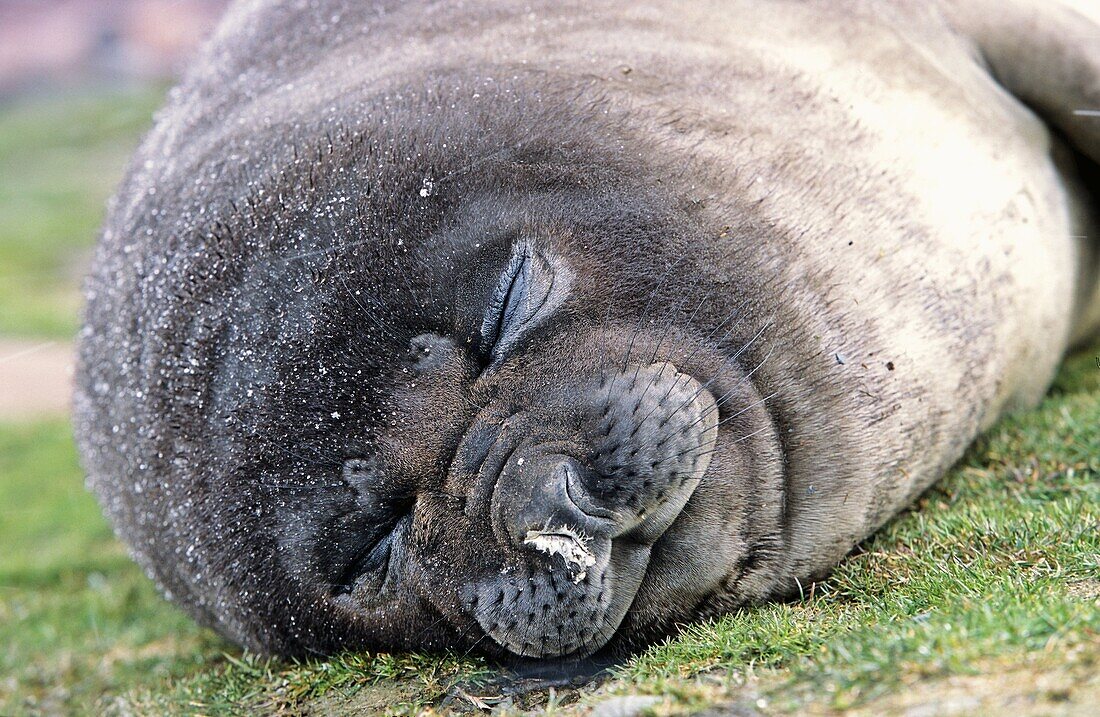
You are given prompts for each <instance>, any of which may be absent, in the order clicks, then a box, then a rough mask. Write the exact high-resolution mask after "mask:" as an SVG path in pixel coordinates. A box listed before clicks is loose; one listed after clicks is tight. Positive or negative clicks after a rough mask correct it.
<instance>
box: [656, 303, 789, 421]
mask: <svg viewBox="0 0 1100 717" xmlns="http://www.w3.org/2000/svg"><path fill="white" fill-rule="evenodd" d="M770 325H771V319H768V320H767V321H766V322H764V325H763V326H761V327H760V330H759V331H757V332H756V334H755V335H754V336H753V337H752V338H751V339H749V340H748V341H747V342H746V343H745V344H744V345H743V346H742V347H741V348H740V349H738V350H737V352H736V353H734V355H733V356H731V357H730V361H731V362H732V361H736V360H737V358H738V357H739V356H740V355H741V353H742V352H744V351H745V350H747V349H748V348H749V347H750V346H752V345H753V344H754V343H755V342H756V341H757V340H758V339H759V338H760V337H761V336H762V335H763V333H764V331H765V330H767V328H768V327H769V326H770ZM765 358H767V357H765ZM754 370H755V369H754ZM716 380H718V376H713V377H711V378H710V379H708V380H707V381H706V382H705V383H702V384H700V385H699V388H697V389H696V390H695V393H693V394H691V396H689V397H688V398H687V399H686V400H685V401H684V402H683V403H681V404H680V405H679V406H677V407H676V409H675V410H673V411H672V412H670V413H669V414H668V415H667V416H665V417H664V418H662V419H661V423H660V425H661V426H664V425H665V424H667V423H668V422H669V421H670V420H672V418H673V417H674V416H676V414H678V413H679V412H680V411H682V410H684V409H685V408H687V407H688V406H690V405H691V403H692V401H694V400H695V399H696V397H698V396H699V394H700V393H702V392H703V391H704V390H705V389H707V388H709V387H710V385H711V384H713V383H714V382H715V381H716Z"/></svg>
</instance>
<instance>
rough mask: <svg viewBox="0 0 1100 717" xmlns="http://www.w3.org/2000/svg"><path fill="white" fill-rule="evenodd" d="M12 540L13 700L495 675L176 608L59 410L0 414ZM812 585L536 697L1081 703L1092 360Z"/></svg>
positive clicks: (266, 695) (234, 700)
mask: <svg viewBox="0 0 1100 717" xmlns="http://www.w3.org/2000/svg"><path fill="white" fill-rule="evenodd" d="M1098 348H1100V347H1098ZM0 545H3V546H4V550H3V552H2V554H0V595H2V596H3V601H2V603H0V645H4V646H5V647H4V649H3V650H4V651H3V652H2V653H0V654H2V662H0V675H3V677H0V714H9V713H20V712H22V711H43V712H78V713H81V712H96V713H99V712H103V711H112V710H113V711H118V712H122V713H126V712H132V713H139V714H161V713H179V714H222V713H227V712H238V713H249V712H257V711H259V712H271V713H284V714H295V713H299V712H302V711H308V710H313V711H317V712H325V713H336V714H339V713H349V714H350V713H355V712H356V711H358V712H360V713H368V714H373V713H392V714H409V713H415V712H417V711H418V710H420V709H423V708H425V707H427V706H430V705H432V704H436V703H438V701H439V700H440V699H441V698H443V697H444V696H445V695H446V694H448V692H449V691H450V690H451V688H452V686H453V685H454V684H456V683H458V682H463V683H469V684H472V685H475V686H476V685H478V684H479V680H481V681H484V680H485V679H486V678H487V677H488V675H489V673H488V671H487V668H486V666H485V665H484V664H483V663H481V662H479V661H477V660H471V659H465V660H462V659H457V658H454V657H426V656H419V655H406V656H399V657H394V656H388V655H346V656H342V657H339V658H336V659H332V660H328V661H314V662H306V663H285V662H279V661H271V660H263V659H259V658H255V657H253V656H249V655H241V654H240V653H239V652H238V651H237V650H235V649H234V648H232V647H231V646H229V645H228V644H226V643H224V642H222V641H220V640H219V639H218V638H216V637H214V636H213V635H212V634H210V633H209V632H207V631H204V630H201V629H199V628H197V627H196V626H194V625H193V624H192V623H190V622H189V621H188V620H187V619H186V618H185V617H183V615H182V614H181V613H179V612H178V611H177V610H175V609H174V608H172V607H170V606H169V605H167V604H166V603H164V602H163V601H162V600H161V599H160V598H159V597H157V595H156V594H155V591H154V590H153V588H152V586H151V585H150V583H149V582H148V581H147V580H146V579H145V578H144V577H143V576H142V575H141V573H140V571H139V570H138V569H137V568H136V567H135V566H134V565H133V564H132V563H130V561H129V560H128V559H127V558H126V556H125V554H124V552H123V551H122V549H121V548H120V547H119V546H118V544H117V543H116V542H115V541H114V540H113V539H112V538H111V535H110V531H109V529H108V528H107V526H106V525H105V523H104V521H103V519H102V518H101V517H100V515H99V511H98V509H97V507H96V505H95V503H94V501H93V500H92V498H91V497H90V496H89V495H88V494H86V493H85V492H84V490H83V486H82V481H81V474H80V471H79V469H78V467H77V464H76V459H75V455H74V451H73V447H72V445H71V442H70V439H69V435H68V429H67V427H66V426H65V424H64V423H63V422H61V421H52V422H44V423H38V424H34V425H30V426H12V425H7V426H0ZM808 593H809V594H807V595H806V596H805V598H804V599H802V600H799V601H793V602H790V603H784V604H771V605H766V606H763V607H759V608H755V609H752V610H746V611H743V612H741V613H739V614H735V615H730V616H728V617H726V618H723V619H721V620H718V621H715V622H712V623H708V624H699V625H693V626H690V627H689V628H688V629H686V630H685V631H684V633H683V634H681V635H680V636H679V637H677V638H676V639H673V640H670V641H668V642H666V643H664V644H660V645H656V646H654V647H652V648H651V649H649V650H648V651H647V652H645V653H643V654H641V655H639V656H638V657H637V658H636V659H634V660H633V661H631V662H630V663H628V664H626V665H624V666H623V667H621V668H620V669H619V670H618V671H617V672H616V674H615V676H614V677H613V678H612V680H610V681H609V682H608V683H607V684H605V685H603V686H602V687H601V688H599V690H598V695H592V694H588V693H585V692H573V693H560V692H559V693H556V694H554V695H549V694H545V695H536V696H535V697H533V698H530V699H531V700H533V701H534V702H536V703H538V702H539V701H540V700H551V702H552V703H556V704H558V707H557V710H558V711H559V712H560V713H566V714H568V713H570V712H573V711H575V709H576V706H575V704H574V705H573V706H570V704H568V703H576V702H577V701H578V700H579V701H581V702H584V701H592V700H594V699H596V698H597V696H598V697H599V698H601V699H602V698H605V697H607V696H608V695H615V694H652V695H658V696H660V697H661V702H660V703H659V704H658V705H657V707H656V711H657V712H658V713H681V712H685V711H690V710H693V709H697V708H700V707H702V706H704V705H707V704H710V703H712V702H714V701H721V700H744V699H747V698H746V695H749V696H750V698H751V699H750V704H751V705H754V706H757V707H759V706H760V705H766V710H767V711H770V712H779V713H783V712H787V711H801V710H806V709H818V710H828V709H843V708H852V707H854V708H859V707H861V706H862V707H864V708H865V709H869V710H871V713H875V712H876V711H878V710H879V709H880V708H881V709H884V705H885V706H889V704H890V703H891V700H897V699H901V698H902V697H904V696H905V695H909V694H911V693H913V692H914V690H916V688H917V686H919V685H922V684H930V685H939V684H940V681H942V680H947V679H949V678H950V679H964V680H965V679H970V680H974V679H978V678H981V679H988V680H995V679H996V677H997V675H1006V676H1008V677H1010V678H1011V680H1013V682H1014V685H1015V686H1016V687H1018V685H1016V684H1015V683H1021V681H1022V682H1024V683H1026V681H1027V679H1028V675H1040V676H1042V675H1045V676H1046V677H1043V679H1045V680H1047V682H1042V683H1041V685H1046V684H1047V683H1049V682H1050V679H1054V680H1055V682H1057V683H1058V684H1059V685H1063V686H1062V687H1058V688H1057V689H1051V688H1049V687H1042V686H1041V685H1040V686H1038V687H1035V690H1038V693H1037V694H1039V696H1038V697H1037V698H1035V699H1038V700H1039V702H1038V703H1037V704H1039V706H1040V707H1042V706H1043V705H1044V704H1046V703H1045V702H1043V700H1044V699H1049V700H1052V702H1051V703H1050V704H1054V705H1056V706H1057V705H1062V706H1064V704H1070V705H1072V704H1074V703H1073V700H1074V699H1077V698H1078V697H1079V696H1080V693H1081V691H1082V690H1086V689H1088V690H1093V689H1094V688H1095V690H1094V691H1092V692H1088V695H1091V696H1092V698H1093V699H1095V698H1097V697H1100V684H1097V683H1096V682H1095V680H1094V679H1093V678H1090V677H1089V675H1094V674H1096V673H1097V672H1100V602H1098V600H1100V369H1097V368H1096V366H1095V364H1094V359H1093V357H1092V355H1082V356H1079V357H1077V358H1075V359H1073V360H1071V361H1070V362H1069V363H1068V364H1067V366H1066V367H1065V368H1064V369H1063V371H1062V373H1061V375H1060V376H1059V379H1058V381H1057V383H1056V384H1055V387H1054V389H1053V390H1052V392H1051V394H1050V396H1048V398H1047V399H1046V401H1045V402H1044V403H1043V404H1042V405H1041V406H1040V407H1039V408H1038V409H1037V410H1036V411H1033V412H1029V413H1026V414H1021V415H1018V416H1015V417H1012V418H1009V419H1008V420H1006V421H1004V422H1002V423H1001V424H999V425H998V426H997V427H995V428H994V429H993V430H992V431H991V432H990V433H989V434H988V435H987V436H986V437H984V438H983V439H981V440H980V441H979V442H978V443H977V444H976V445H975V446H974V447H973V448H972V449H971V450H970V451H969V452H968V454H967V456H966V457H965V458H964V459H963V461H962V462H961V463H960V464H959V465H958V466H957V467H956V468H955V469H954V470H953V471H952V472H951V474H950V475H949V476H948V477H947V478H946V479H945V480H944V481H942V482H941V483H940V484H939V485H938V486H937V487H935V488H934V489H932V490H931V491H930V492H929V493H927V494H926V495H925V496H924V497H923V498H922V499H921V501H920V502H919V504H918V505H917V506H915V507H914V509H913V510H911V511H909V512H906V513H905V514H903V515H901V516H899V517H898V518H896V519H895V520H893V521H892V522H891V523H890V524H889V525H887V526H886V527H885V528H884V529H883V530H882V531H880V532H879V533H878V534H876V535H875V536H874V537H873V538H871V539H870V540H868V541H866V542H865V543H864V544H863V545H862V546H860V548H859V549H858V550H857V551H856V552H855V553H854V554H853V555H852V556H851V557H849V559H847V560H846V561H845V562H844V563H843V564H842V565H841V566H840V567H839V568H838V569H837V570H836V571H835V572H834V574H833V575H832V576H831V577H830V578H829V579H827V580H826V581H824V582H822V583H819V584H817V585H815V586H812V588H808ZM1051 675H1053V677H1051ZM1008 677H1006V678H1005V679H1008ZM1048 678H1049V679H1048ZM1036 679H1038V678H1036ZM1090 679H1093V681H1092V682H1089V680H1090ZM746 682H747V685H746ZM945 684H946V683H945ZM1036 684H1040V683H1039V682H1037V683H1036ZM967 685H968V686H967V688H966V689H967V690H976V689H978V688H977V687H974V686H973V685H971V683H967ZM1089 685H1092V687H1090V686H1089ZM1025 686H1026V685H1025ZM937 689H939V688H937ZM996 689H998V690H1003V689H1008V687H1004V686H996ZM1044 690H1045V691H1044ZM455 694H456V695H458V697H457V698H456V699H457V702H458V703H462V704H466V706H471V704H472V703H466V702H464V700H467V699H468V698H466V697H465V695H466V694H480V695H481V696H491V695H492V689H491V687H484V688H481V691H480V692H479V691H478V688H476V687H470V686H467V688H466V689H465V691H464V692H457V691H455ZM1029 694H1030V693H1029ZM1075 695H1077V696H1078V697H1075ZM1067 700H1068V702H1066V701H1067ZM563 703H565V704H563ZM1048 706H1049V705H1048ZM977 711H978V712H981V711H982V710H977ZM1039 713H1042V710H1040V712H1039ZM1084 713H1087V712H1082V714H1084Z"/></svg>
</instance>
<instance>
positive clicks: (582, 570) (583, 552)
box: [523, 526, 596, 585]
mask: <svg viewBox="0 0 1100 717" xmlns="http://www.w3.org/2000/svg"><path fill="white" fill-rule="evenodd" d="M523 544H524V545H530V546H532V547H533V548H535V550H541V551H542V552H544V553H546V554H547V555H551V556H553V555H560V556H561V557H562V560H564V561H565V566H566V568H567V569H568V570H569V572H570V573H571V574H572V576H573V584H574V585H575V584H577V583H579V582H580V581H582V580H584V578H585V576H586V575H587V574H588V568H590V567H592V566H593V565H594V564H595V563H596V556H595V555H593V554H592V552H591V551H590V550H589V549H588V539H587V538H585V537H584V536H582V535H580V534H578V532H577V531H575V530H573V529H572V528H570V527H568V526H562V527H560V528H556V529H554V530H528V531H527V536H526V537H524V539H523Z"/></svg>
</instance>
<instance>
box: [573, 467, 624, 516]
mask: <svg viewBox="0 0 1100 717" xmlns="http://www.w3.org/2000/svg"><path fill="white" fill-rule="evenodd" d="M579 468H580V467H579V466H578V465H577V463H576V462H575V461H573V460H566V461H564V462H562V464H561V467H560V468H559V470H560V471H563V472H564V474H565V475H564V479H565V480H564V483H565V496H566V497H567V498H568V499H569V502H570V503H572V504H573V506H574V507H575V508H576V509H577V510H579V511H580V512H582V513H584V514H586V515H589V516H591V517H593V518H599V519H601V520H616V519H617V518H618V514H617V513H616V512H615V511H614V510H611V509H610V508H604V507H602V506H599V505H597V504H596V502H595V501H593V500H592V498H591V496H590V495H589V493H588V489H587V488H585V486H584V481H583V480H582V479H581V476H580V471H579Z"/></svg>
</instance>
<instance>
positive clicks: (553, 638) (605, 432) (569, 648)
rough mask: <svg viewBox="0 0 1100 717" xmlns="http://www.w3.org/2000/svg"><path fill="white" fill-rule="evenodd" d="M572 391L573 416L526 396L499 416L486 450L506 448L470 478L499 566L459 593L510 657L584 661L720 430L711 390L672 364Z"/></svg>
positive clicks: (615, 623)
mask: <svg viewBox="0 0 1100 717" xmlns="http://www.w3.org/2000/svg"><path fill="white" fill-rule="evenodd" d="M578 395H579V398H578V399H576V400H574V401H573V402H572V415H570V416H568V420H562V419H563V417H562V416H561V415H560V414H561V412H562V411H563V410H565V409H564V408H563V407H562V406H561V405H558V406H553V407H551V406H547V407H546V408H547V409H548V410H554V411H556V412H557V415H555V416H554V417H553V420H551V418H550V417H548V416H542V415H541V411H540V409H539V408H538V407H534V406H533V407H531V408H529V409H527V410H526V411H524V412H522V414H520V415H519V416H518V417H517V416H513V417H512V418H511V419H509V421H506V422H505V423H506V426H505V430H502V431H501V432H500V433H499V434H498V438H497V443H499V444H501V445H502V446H504V447H503V448H498V449H496V450H493V449H490V451H489V454H490V455H492V454H497V455H502V454H503V455H507V456H508V457H507V458H506V459H505V460H504V461H503V463H501V462H500V461H496V460H485V461H483V462H482V473H483V474H482V475H479V476H478V479H477V480H476V481H475V483H477V484H480V485H483V486H488V487H489V488H488V490H489V496H488V497H489V500H488V501H484V503H485V504H487V505H488V515H487V516H486V517H487V518H488V520H489V524H490V525H491V527H492V538H493V539H492V541H491V543H490V544H486V545H485V546H484V549H485V550H486V551H489V550H492V551H493V552H494V553H496V554H497V555H498V556H499V562H498V566H499V567H498V568H497V569H494V570H492V571H488V572H486V573H485V574H483V575H482V576H480V578H478V579H476V580H474V581H472V582H471V583H470V584H469V585H467V586H466V587H465V588H464V591H465V593H466V594H465V595H463V601H462V602H463V604H465V605H466V606H468V610H469V612H470V613H471V617H473V618H474V619H475V620H476V622H477V624H478V625H479V626H480V627H481V629H482V630H483V631H484V632H485V634H486V635H488V636H489V637H490V638H491V639H492V640H494V641H495V642H496V643H497V644H498V645H499V646H500V647H502V648H503V649H505V650H506V651H507V652H509V653H512V654H514V655H519V656H524V657H537V658H548V657H562V656H575V657H583V656H586V655H588V654H591V653H592V652H594V651H596V650H598V649H599V648H600V647H602V646H603V645H605V644H606V643H607V642H608V640H610V639H611V637H612V635H614V634H615V632H616V630H617V629H618V627H619V624H620V623H621V622H622V620H623V618H624V616H625V615H626V613H627V611H628V610H629V609H630V607H631V604H632V602H633V601H634V598H635V595H636V594H637V592H638V589H639V587H640V586H641V584H642V582H643V579H644V578H645V576H646V568H647V565H648V564H649V559H650V554H651V551H652V548H653V545H654V543H655V542H656V541H657V540H658V539H659V538H660V537H661V536H662V535H663V534H664V533H665V532H666V531H667V530H668V529H669V527H670V526H671V525H672V524H673V522H674V521H675V520H676V518H677V516H679V514H680V512H681V511H682V510H683V508H684V506H685V504H686V503H687V502H688V500H689V498H690V497H691V495H692V493H693V492H694V491H695V489H696V487H697V486H698V485H699V483H700V481H701V480H702V479H703V475H704V474H705V472H706V470H707V468H708V466H709V463H710V456H711V453H712V452H713V450H714V446H715V443H716V440H717V435H718V404H717V401H716V399H715V397H714V395H713V394H712V393H711V392H710V390H708V387H707V386H706V385H704V384H703V383H700V382H699V381H698V380H696V379H695V378H693V377H691V376H689V375H687V374H684V373H681V372H680V371H679V370H677V369H676V367H675V366H673V365H672V364H671V363H669V362H660V363H655V364H651V365H644V366H629V367H627V368H625V369H623V370H620V371H614V372H607V373H605V374H604V375H603V376H602V378H601V380H599V381H593V382H592V383H591V384H590V385H589V386H587V387H586V388H585V389H583V390H581V391H580V392H579V393H578ZM474 424H475V425H474V427H472V428H471V433H472V434H476V435H481V434H482V433H483V431H481V430H479V427H478V426H477V424H478V421H477V420H475V422H474ZM549 426H556V427H561V426H575V427H578V428H577V429H576V430H575V431H573V432H572V434H570V435H558V434H557V431H555V430H550V429H548V428H547V427H549ZM517 427H518V428H519V429H520V432H521V433H522V436H521V437H519V438H518V439H517V438H516V436H515V433H516V430H515V429H516V428H517ZM509 429H511V430H509ZM509 451H510V452H509ZM460 452H461V451H460ZM486 472H488V475H485V473H486ZM476 502H478V503H482V501H476Z"/></svg>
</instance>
